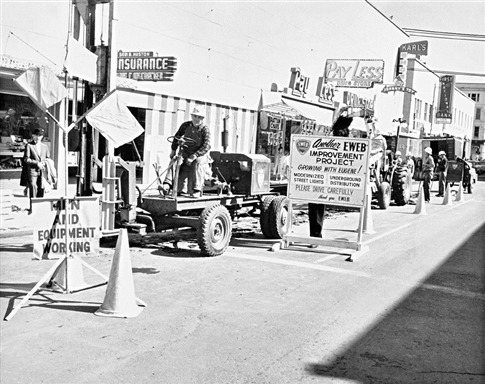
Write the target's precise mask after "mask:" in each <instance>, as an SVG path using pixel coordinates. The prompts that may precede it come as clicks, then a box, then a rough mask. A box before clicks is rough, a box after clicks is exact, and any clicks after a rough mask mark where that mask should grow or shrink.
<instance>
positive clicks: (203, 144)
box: [162, 106, 211, 198]
mask: <svg viewBox="0 0 485 384" xmlns="http://www.w3.org/2000/svg"><path fill="white" fill-rule="evenodd" d="M204 118H205V113H204V111H203V108H202V107H200V106H196V107H194V109H193V110H192V112H191V120H189V121H186V122H185V123H183V124H182V125H181V126H180V128H179V129H178V131H177V132H176V133H175V139H176V140H174V141H173V142H172V147H171V152H170V159H173V158H174V157H175V154H176V151H177V149H178V147H179V145H180V154H181V156H182V159H183V163H182V164H181V166H180V170H179V178H178V188H177V193H183V192H184V193H190V196H191V197H196V198H198V197H201V196H202V190H203V186H204V180H205V178H206V174H207V168H208V166H209V151H210V148H211V145H210V140H211V137H210V130H209V127H207V125H205V124H204ZM177 139H184V140H186V141H184V142H183V143H182V144H179V140H177ZM174 175H175V169H174V167H171V169H169V170H168V172H167V176H166V177H165V180H164V182H163V185H162V190H163V192H164V194H168V193H169V191H170V189H171V188H172V183H173V178H174Z"/></svg>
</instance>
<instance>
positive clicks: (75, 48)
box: [64, 36, 98, 83]
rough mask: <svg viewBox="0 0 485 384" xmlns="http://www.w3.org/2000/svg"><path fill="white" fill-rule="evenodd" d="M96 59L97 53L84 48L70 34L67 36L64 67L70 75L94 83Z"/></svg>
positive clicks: (95, 78) (95, 79)
mask: <svg viewBox="0 0 485 384" xmlns="http://www.w3.org/2000/svg"><path fill="white" fill-rule="evenodd" d="M97 60H98V56H97V55H95V54H94V53H92V52H91V51H90V50H89V49H87V48H85V47H84V46H83V45H82V44H81V43H80V42H79V41H77V40H76V39H74V38H73V37H72V36H69V40H68V43H67V54H66V60H65V61H64V67H65V68H66V70H67V72H68V73H69V75H70V76H75V77H80V78H81V79H84V80H87V81H89V82H91V83H96V81H97V64H96V62H97Z"/></svg>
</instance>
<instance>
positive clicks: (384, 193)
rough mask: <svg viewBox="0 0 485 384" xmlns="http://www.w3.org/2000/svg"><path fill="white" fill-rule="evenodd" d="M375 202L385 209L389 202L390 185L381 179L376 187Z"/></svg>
mask: <svg viewBox="0 0 485 384" xmlns="http://www.w3.org/2000/svg"><path fill="white" fill-rule="evenodd" d="M377 202H378V204H379V208H380V209H387V207H389V204H390V203H391V186H390V185H389V183H388V182H387V181H383V182H382V183H381V184H380V185H379V187H378V189H377Z"/></svg>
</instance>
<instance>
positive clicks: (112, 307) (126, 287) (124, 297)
mask: <svg viewBox="0 0 485 384" xmlns="http://www.w3.org/2000/svg"><path fill="white" fill-rule="evenodd" d="M142 310H143V308H142V307H139V306H138V305H137V304H136V296H135V285H134V284H133V273H132V270H131V256H130V247H129V243H128V232H127V231H126V228H123V229H121V230H120V233H119V235H118V241H117V242H116V249H115V254H114V257H113V261H112V263H111V272H110V274H109V280H108V286H107V288H106V295H105V297H104V301H103V304H102V305H101V307H99V309H98V310H97V311H96V312H95V313H94V314H95V315H97V316H106V317H136V316H138V315H139V314H140V312H141V311H142Z"/></svg>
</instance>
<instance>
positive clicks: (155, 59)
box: [117, 51, 177, 81]
mask: <svg viewBox="0 0 485 384" xmlns="http://www.w3.org/2000/svg"><path fill="white" fill-rule="evenodd" d="M176 69H177V59H176V58H175V57H173V56H155V54H154V52H150V51H139V52H123V51H119V52H118V67H117V72H118V75H119V76H120V77H125V78H128V79H133V80H139V81H173V77H174V74H175V71H176Z"/></svg>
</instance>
